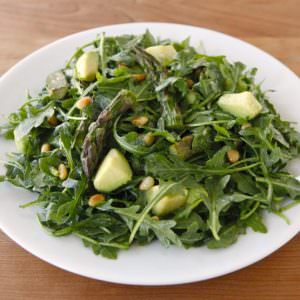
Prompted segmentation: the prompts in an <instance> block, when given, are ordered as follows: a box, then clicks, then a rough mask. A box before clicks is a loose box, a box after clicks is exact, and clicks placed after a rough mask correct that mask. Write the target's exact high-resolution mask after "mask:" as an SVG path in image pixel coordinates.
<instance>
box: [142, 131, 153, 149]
mask: <svg viewBox="0 0 300 300" xmlns="http://www.w3.org/2000/svg"><path fill="white" fill-rule="evenodd" d="M143 140H144V143H145V145H146V146H151V145H152V144H153V143H154V141H155V136H154V135H153V134H152V133H151V132H148V133H146V134H145V135H144V138H143Z"/></svg>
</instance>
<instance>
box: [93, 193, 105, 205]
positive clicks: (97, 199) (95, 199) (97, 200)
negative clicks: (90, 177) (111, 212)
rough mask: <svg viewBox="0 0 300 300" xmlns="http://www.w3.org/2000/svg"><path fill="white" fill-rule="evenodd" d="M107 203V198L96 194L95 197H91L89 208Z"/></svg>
mask: <svg viewBox="0 0 300 300" xmlns="http://www.w3.org/2000/svg"><path fill="white" fill-rule="evenodd" d="M104 201H105V196H104V195H102V194H95V195H93V196H91V197H90V199H89V206H91V207H95V206H97V205H98V204H100V203H102V202H104Z"/></svg>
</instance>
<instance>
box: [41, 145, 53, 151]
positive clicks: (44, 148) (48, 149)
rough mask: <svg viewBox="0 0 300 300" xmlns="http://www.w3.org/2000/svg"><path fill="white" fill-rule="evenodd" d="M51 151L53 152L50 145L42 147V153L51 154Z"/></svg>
mask: <svg viewBox="0 0 300 300" xmlns="http://www.w3.org/2000/svg"><path fill="white" fill-rule="evenodd" d="M49 151H51V146H50V144H43V145H42V147H41V152H42V153H44V152H49Z"/></svg>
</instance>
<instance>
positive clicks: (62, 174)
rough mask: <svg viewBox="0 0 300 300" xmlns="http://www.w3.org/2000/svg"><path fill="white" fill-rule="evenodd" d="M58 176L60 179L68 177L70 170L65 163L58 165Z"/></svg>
mask: <svg viewBox="0 0 300 300" xmlns="http://www.w3.org/2000/svg"><path fill="white" fill-rule="evenodd" d="M58 177H59V179H60V180H65V179H66V178H67V177H68V170H67V167H66V166H65V165H64V164H60V165H59V166H58Z"/></svg>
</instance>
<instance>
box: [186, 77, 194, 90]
mask: <svg viewBox="0 0 300 300" xmlns="http://www.w3.org/2000/svg"><path fill="white" fill-rule="evenodd" d="M187 85H188V87H189V88H192V86H193V85H194V81H193V80H192V79H188V80H187Z"/></svg>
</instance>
